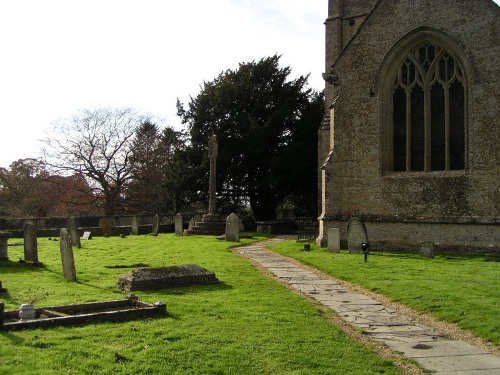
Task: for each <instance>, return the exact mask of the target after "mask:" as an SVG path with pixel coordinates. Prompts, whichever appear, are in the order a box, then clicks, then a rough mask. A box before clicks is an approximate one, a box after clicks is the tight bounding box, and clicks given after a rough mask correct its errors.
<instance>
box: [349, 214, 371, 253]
mask: <svg viewBox="0 0 500 375" xmlns="http://www.w3.org/2000/svg"><path fill="white" fill-rule="evenodd" d="M362 243H368V233H367V231H366V227H365V224H364V223H363V222H362V221H361V220H359V219H358V218H357V217H353V218H352V219H351V220H349V222H348V223H347V245H348V247H349V252H350V253H354V254H359V253H362V252H363V249H362V248H361V244H362Z"/></svg>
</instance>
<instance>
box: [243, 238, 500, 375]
mask: <svg viewBox="0 0 500 375" xmlns="http://www.w3.org/2000/svg"><path fill="white" fill-rule="evenodd" d="M284 240H285V238H273V239H270V240H266V241H262V242H258V243H255V244H252V245H250V246H244V247H238V248H236V249H234V251H236V252H237V253H239V254H241V255H242V256H243V257H245V258H248V259H250V260H252V261H254V262H256V263H258V264H260V265H261V266H262V267H264V268H266V269H268V270H269V271H271V272H272V273H274V275H275V276H276V277H278V278H279V279H280V280H281V282H283V283H284V284H287V285H288V286H289V287H291V288H293V289H295V290H297V291H299V292H300V293H302V294H304V295H307V296H309V297H311V298H313V299H315V300H317V301H318V302H320V303H321V304H323V305H324V306H326V307H328V308H330V309H332V310H334V311H335V312H336V313H337V314H338V315H339V316H340V317H341V318H342V319H344V320H345V321H346V322H347V323H349V324H350V325H352V326H353V327H355V328H357V329H361V330H363V332H365V333H366V334H367V335H369V336H370V337H371V338H373V339H374V340H376V341H381V342H383V343H385V344H386V345H387V346H388V347H389V348H391V349H392V350H394V351H395V352H398V353H402V354H403V355H404V356H405V357H408V358H411V359H413V360H415V361H416V362H417V363H418V364H419V365H420V366H422V367H423V368H424V369H425V370H426V371H431V372H432V373H433V374H440V375H451V374H453V375H465V374H467V375H476V374H477V375H490V374H491V375H493V374H494V375H499V374H500V357H498V356H496V355H495V354H492V353H490V352H487V351H485V350H483V349H481V348H478V347H476V346H473V345H470V344H468V343H466V342H464V341H458V340H449V339H446V338H445V336H444V334H443V333H440V332H438V331H436V330H434V329H433V328H431V327H428V326H425V325H423V324H420V323H418V322H416V321H415V320H414V319H412V318H411V317H409V316H406V315H401V314H399V313H397V312H396V311H394V310H391V309H389V308H387V307H385V306H384V305H383V304H382V303H380V302H378V301H376V300H374V299H372V298H370V297H368V296H366V295H364V294H361V293H357V292H353V291H351V290H349V289H347V288H345V287H344V286H342V285H340V284H339V283H337V282H335V281H334V280H332V279H331V278H329V277H327V276H322V275H321V274H319V273H317V272H312V271H311V270H309V269H307V268H306V267H301V266H300V265H297V264H296V263H295V262H293V261H290V260H289V259H287V258H285V257H283V256H281V255H279V254H276V253H273V252H271V251H268V250H265V249H264V246H266V245H269V244H273V243H277V242H281V241H284Z"/></svg>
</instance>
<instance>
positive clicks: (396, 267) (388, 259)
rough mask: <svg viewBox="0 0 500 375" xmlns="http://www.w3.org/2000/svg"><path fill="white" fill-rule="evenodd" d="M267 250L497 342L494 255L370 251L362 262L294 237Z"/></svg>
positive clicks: (498, 269)
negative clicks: (307, 247)
mask: <svg viewBox="0 0 500 375" xmlns="http://www.w3.org/2000/svg"><path fill="white" fill-rule="evenodd" d="M270 248H271V249H272V250H274V251H276V252H278V253H281V254H283V255H286V256H289V257H292V258H295V259H297V260H299V261H300V262H302V263H304V264H307V265H310V266H312V267H314V268H317V269H318V270H320V271H322V272H324V273H326V274H329V275H331V276H333V277H336V278H339V279H343V280H346V281H348V282H351V283H353V284H357V285H360V286H363V287H365V288H367V289H369V290H372V291H374V292H377V293H380V294H384V295H386V296H388V297H389V298H391V299H392V300H394V301H397V302H400V303H403V304H405V305H407V306H410V307H412V308H413V309H416V310H417V311H419V312H428V313H431V314H432V315H434V316H435V317H437V318H438V319H441V320H445V321H449V322H452V323H456V324H458V325H459V326H460V327H462V328H464V329H467V330H470V331H471V332H473V333H474V334H476V335H477V336H480V337H483V338H485V339H487V340H490V341H491V342H493V343H495V344H496V345H499V344H500V305H499V303H500V263H499V260H500V258H499V257H491V256H490V257H488V256H473V255H469V256H467V255H438V256H436V257H435V258H434V259H426V258H422V257H420V256H419V255H418V254H403V253H389V252H372V253H370V254H369V256H368V261H367V262H366V263H364V261H363V254H349V253H348V252H347V251H342V252H341V253H340V254H339V253H329V252H327V251H326V249H322V248H318V247H317V246H315V245H312V246H311V251H310V252H304V251H302V250H303V244H300V243H297V242H295V241H290V242H285V243H280V244H276V245H273V246H271V247H270Z"/></svg>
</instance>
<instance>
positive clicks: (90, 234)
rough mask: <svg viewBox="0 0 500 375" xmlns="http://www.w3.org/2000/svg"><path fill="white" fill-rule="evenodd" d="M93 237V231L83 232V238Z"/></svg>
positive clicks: (89, 238)
mask: <svg viewBox="0 0 500 375" xmlns="http://www.w3.org/2000/svg"><path fill="white" fill-rule="evenodd" d="M91 239H92V232H83V236H82V240H85V241H87V240H91Z"/></svg>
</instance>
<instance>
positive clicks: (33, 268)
mask: <svg viewBox="0 0 500 375" xmlns="http://www.w3.org/2000/svg"><path fill="white" fill-rule="evenodd" d="M0 270H2V274H6V273H21V272H25V271H30V272H45V271H48V269H47V268H46V266H45V265H44V264H43V263H36V264H32V263H26V262H25V261H24V260H22V259H19V260H18V261H13V260H0Z"/></svg>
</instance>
